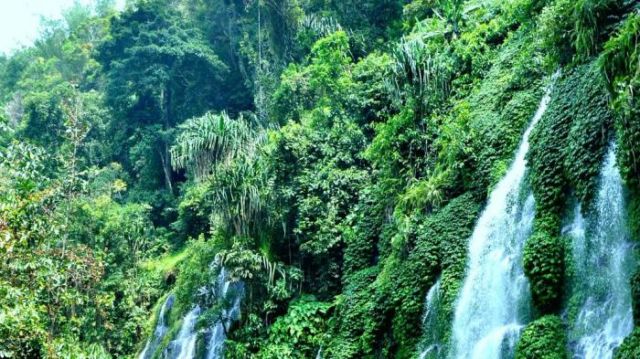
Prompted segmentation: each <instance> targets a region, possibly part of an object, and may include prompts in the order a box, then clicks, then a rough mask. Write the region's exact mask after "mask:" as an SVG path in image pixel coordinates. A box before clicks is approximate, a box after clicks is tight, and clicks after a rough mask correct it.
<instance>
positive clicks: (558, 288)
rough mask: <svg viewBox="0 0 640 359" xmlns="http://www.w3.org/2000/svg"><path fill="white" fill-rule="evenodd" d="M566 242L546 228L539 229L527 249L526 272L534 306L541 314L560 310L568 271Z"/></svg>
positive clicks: (525, 250) (525, 249) (528, 243)
mask: <svg viewBox="0 0 640 359" xmlns="http://www.w3.org/2000/svg"><path fill="white" fill-rule="evenodd" d="M564 247H565V245H564V241H563V240H562V239H561V238H559V237H557V236H554V235H551V234H549V233H547V232H544V231H536V233H534V235H532V236H531V237H530V238H529V239H528V240H527V242H526V244H525V248H524V256H523V264H524V271H525V274H526V275H527V278H529V283H530V286H531V295H532V297H533V304H534V306H535V307H536V308H537V309H538V310H539V311H540V312H541V313H553V312H556V311H558V310H559V309H560V304H561V300H562V293H563V286H564V271H565V263H564V258H565V254H564V252H565V248H564Z"/></svg>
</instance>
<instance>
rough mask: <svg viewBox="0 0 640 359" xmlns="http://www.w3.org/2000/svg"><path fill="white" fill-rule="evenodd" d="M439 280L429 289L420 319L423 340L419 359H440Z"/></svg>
mask: <svg viewBox="0 0 640 359" xmlns="http://www.w3.org/2000/svg"><path fill="white" fill-rule="evenodd" d="M440 300H441V291H440V279H438V281H437V282H436V283H435V284H434V285H433V286H432V287H431V289H429V292H428V293H427V298H426V299H425V309H424V316H423V317H422V327H423V331H424V333H425V338H424V341H423V344H422V350H421V352H420V356H419V358H420V359H435V358H440V356H441V353H442V339H443V338H442V336H443V335H442V331H441V330H440V329H441V327H442V324H443V323H442V322H441V320H440V318H439V316H440V314H441V311H440Z"/></svg>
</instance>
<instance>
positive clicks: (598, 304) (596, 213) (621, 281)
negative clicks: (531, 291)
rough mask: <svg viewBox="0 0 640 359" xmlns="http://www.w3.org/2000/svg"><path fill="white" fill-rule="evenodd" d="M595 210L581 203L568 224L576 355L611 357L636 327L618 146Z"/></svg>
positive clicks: (572, 337) (610, 158)
mask: <svg viewBox="0 0 640 359" xmlns="http://www.w3.org/2000/svg"><path fill="white" fill-rule="evenodd" d="M591 212H592V213H589V214H588V215H587V217H586V219H585V218H584V217H583V216H582V214H581V209H580V206H577V208H576V212H575V215H574V219H573V223H572V224H571V225H570V226H569V227H567V228H565V233H566V234H567V235H569V237H570V238H571V242H572V252H573V253H572V254H573V260H574V265H575V279H574V281H573V283H572V290H573V295H574V296H573V298H574V300H575V301H576V305H577V306H578V312H577V314H576V316H575V318H574V319H573V320H572V322H571V323H570V326H569V339H570V346H571V350H572V352H573V353H574V357H575V358H585V359H609V358H611V357H612V356H613V350H614V349H615V348H616V347H618V345H620V343H622V340H623V339H624V338H625V337H626V336H627V335H629V333H631V330H632V329H633V313H632V306H631V288H630V278H631V275H632V272H633V267H634V265H635V263H634V260H633V254H632V245H631V243H630V238H629V237H630V236H629V232H628V230H627V223H626V211H625V203H624V194H623V187H622V178H621V177H620V173H619V170H618V167H617V166H616V157H615V147H613V146H612V148H611V149H610V151H609V153H608V154H607V157H606V160H605V163H604V166H603V168H602V172H601V174H600V188H599V190H598V193H597V197H596V198H595V203H594V207H593V211H591Z"/></svg>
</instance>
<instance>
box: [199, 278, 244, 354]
mask: <svg viewBox="0 0 640 359" xmlns="http://www.w3.org/2000/svg"><path fill="white" fill-rule="evenodd" d="M214 295H215V297H216V298H218V300H219V301H221V302H222V309H221V311H220V316H219V318H218V320H217V321H216V322H215V324H214V325H213V327H212V328H211V337H210V339H209V344H208V345H207V359H222V358H223V357H224V341H225V340H226V338H227V333H228V332H229V329H231V325H232V324H233V322H235V321H237V320H239V319H240V314H241V313H240V304H241V302H242V298H243V297H244V284H243V283H242V282H240V281H233V280H231V279H230V278H229V276H228V273H227V270H226V269H225V268H224V267H221V268H220V274H219V275H218V278H217V285H216V287H215V288H214Z"/></svg>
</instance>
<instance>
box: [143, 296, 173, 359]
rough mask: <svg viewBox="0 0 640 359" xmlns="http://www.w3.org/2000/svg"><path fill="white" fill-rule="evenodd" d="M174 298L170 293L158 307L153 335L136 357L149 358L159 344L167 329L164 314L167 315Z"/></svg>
mask: <svg viewBox="0 0 640 359" xmlns="http://www.w3.org/2000/svg"><path fill="white" fill-rule="evenodd" d="M174 300H175V297H174V296H173V294H171V295H169V296H168V297H167V299H166V300H165V301H164V303H163V304H162V307H161V308H160V313H158V323H157V324H156V328H155V330H154V331H153V336H152V337H151V339H149V341H147V345H146V346H145V347H144V350H142V352H141V353H140V355H139V356H138V359H150V358H151V356H152V355H153V353H154V351H155V350H156V349H157V348H158V345H160V342H161V341H162V338H164V335H165V334H166V333H167V330H168V328H167V324H166V316H167V312H168V311H169V310H171V307H172V306H173V301H174Z"/></svg>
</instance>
